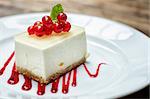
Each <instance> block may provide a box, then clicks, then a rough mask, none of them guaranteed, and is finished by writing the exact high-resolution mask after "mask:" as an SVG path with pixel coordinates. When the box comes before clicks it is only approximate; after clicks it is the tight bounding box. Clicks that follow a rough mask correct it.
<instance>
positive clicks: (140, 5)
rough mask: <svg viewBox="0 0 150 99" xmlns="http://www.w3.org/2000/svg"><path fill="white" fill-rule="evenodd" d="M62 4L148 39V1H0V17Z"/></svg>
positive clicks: (73, 11)
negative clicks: (132, 30)
mask: <svg viewBox="0 0 150 99" xmlns="http://www.w3.org/2000/svg"><path fill="white" fill-rule="evenodd" d="M55 3H62V4H63V5H64V7H65V10H66V11H67V12H72V13H81V14H87V15H94V16H100V17H105V18H108V19H112V20H115V21H119V22H122V23H125V24H128V25H130V26H132V27H134V28H136V29H138V30H140V31H142V32H144V33H145V34H146V35H148V36H149V37H150V25H149V23H150V20H149V17H150V9H149V5H150V3H149V0H0V17H3V16H8V15H14V14H21V13H29V12H42V11H49V8H50V5H53V4H55Z"/></svg>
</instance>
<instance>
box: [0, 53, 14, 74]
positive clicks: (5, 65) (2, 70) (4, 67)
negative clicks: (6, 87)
mask: <svg viewBox="0 0 150 99" xmlns="http://www.w3.org/2000/svg"><path fill="white" fill-rule="evenodd" d="M14 54H15V51H14V52H13V53H12V54H11V55H10V57H9V58H8V59H7V61H6V62H5V63H4V66H3V67H2V68H1V69H0V75H2V74H3V73H4V71H5V69H6V67H7V65H8V64H9V63H10V61H11V59H12V58H13V56H14Z"/></svg>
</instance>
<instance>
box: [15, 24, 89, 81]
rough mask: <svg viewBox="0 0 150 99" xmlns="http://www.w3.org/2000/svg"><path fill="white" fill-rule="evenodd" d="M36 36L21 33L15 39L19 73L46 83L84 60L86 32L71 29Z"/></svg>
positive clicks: (79, 28)
mask: <svg viewBox="0 0 150 99" xmlns="http://www.w3.org/2000/svg"><path fill="white" fill-rule="evenodd" d="M52 34H53V35H50V36H42V37H37V36H35V35H28V33H21V34H19V35H17V36H16V37H15V58H16V67H17V70H18V72H19V73H21V74H23V75H25V76H27V77H29V78H32V79H33V80H36V81H38V82H40V83H45V84H48V83H49V82H52V81H54V80H55V79H57V78H59V77H60V76H62V75H63V74H65V73H67V72H69V71H71V70H72V69H74V68H76V67H78V66H80V65H81V64H82V63H84V62H85V61H86V53H87V46H86V35H85V30H84V28H82V27H79V26H74V25H72V26H71V29H70V31H69V32H61V33H55V32H53V33H52Z"/></svg>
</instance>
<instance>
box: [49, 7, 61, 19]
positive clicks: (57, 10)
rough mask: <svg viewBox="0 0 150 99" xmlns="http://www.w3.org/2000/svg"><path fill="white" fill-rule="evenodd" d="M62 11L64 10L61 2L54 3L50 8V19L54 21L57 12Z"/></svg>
mask: <svg viewBox="0 0 150 99" xmlns="http://www.w3.org/2000/svg"><path fill="white" fill-rule="evenodd" d="M63 11H64V9H63V7H62V5H61V4H57V5H55V6H54V7H53V8H52V11H51V14H50V16H51V18H52V20H53V21H56V20H57V16H58V14H59V13H61V12H63Z"/></svg>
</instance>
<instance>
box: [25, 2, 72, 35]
mask: <svg viewBox="0 0 150 99" xmlns="http://www.w3.org/2000/svg"><path fill="white" fill-rule="evenodd" d="M70 28H71V24H70V23H69V22H67V15H66V14H65V13H64V10H63V7H62V5H61V4H57V5H55V6H54V7H53V8H52V11H51V14H50V16H43V17H42V22H41V21H36V22H35V23H34V25H33V26H30V27H28V30H27V31H28V34H29V35H33V34H35V35H36V36H38V37H41V36H43V35H51V34H52V32H53V31H54V32H55V33H61V32H69V30H70Z"/></svg>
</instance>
